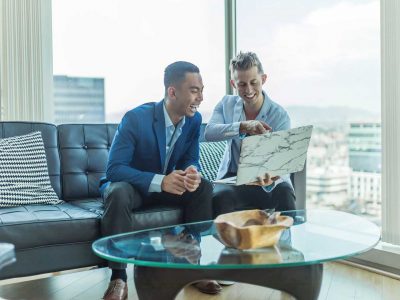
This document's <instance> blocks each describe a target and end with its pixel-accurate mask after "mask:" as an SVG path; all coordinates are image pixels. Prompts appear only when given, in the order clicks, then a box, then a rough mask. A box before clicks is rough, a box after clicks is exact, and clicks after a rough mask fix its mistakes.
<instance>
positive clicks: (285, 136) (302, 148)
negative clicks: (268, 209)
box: [214, 125, 313, 185]
mask: <svg viewBox="0 0 400 300" xmlns="http://www.w3.org/2000/svg"><path fill="white" fill-rule="evenodd" d="M312 129H313V126H312V125H308V126H302V127H297V128H292V129H289V130H282V131H275V132H267V133H265V134H260V135H252V136H248V137H245V138H244V139H243V141H242V146H241V149H240V158H239V165H238V172H237V176H234V177H229V178H225V179H220V180H215V181H214V183H223V184H231V185H242V184H247V183H250V182H254V181H258V179H257V177H258V176H261V177H264V175H265V173H268V174H269V175H270V176H271V177H274V176H282V175H286V174H290V173H295V172H299V171H301V170H303V169H304V164H305V162H306V158H307V150H308V145H309V144H310V139H311V133H312Z"/></svg>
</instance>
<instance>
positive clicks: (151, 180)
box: [101, 61, 220, 299]
mask: <svg viewBox="0 0 400 300" xmlns="http://www.w3.org/2000/svg"><path fill="white" fill-rule="evenodd" d="M164 85H165V96H164V99H163V100H162V101H160V102H158V103H155V102H152V103H146V104H143V105H140V106H139V107H136V108H134V109H132V110H131V111H129V112H127V113H126V114H125V116H124V117H123V119H122V121H121V123H120V124H119V126H118V130H117V132H116V134H115V137H114V140H113V143H112V146H111V149H110V153H109V159H108V164H107V172H106V180H104V181H106V182H105V183H103V184H102V186H101V191H102V192H103V198H104V206H105V210H104V214H103V218H102V222H101V230H102V234H103V235H104V236H108V235H113V234H118V233H123V232H128V231H133V230H134V228H133V227H132V226H133V224H132V210H134V209H137V208H139V207H141V206H142V205H147V204H154V203H160V204H175V205H181V206H182V207H183V210H184V222H185V223H189V222H197V221H203V220H210V219H212V203H211V200H212V185H211V183H210V182H208V181H207V180H205V179H204V178H201V176H200V174H199V172H198V170H199V168H200V167H199V135H200V125H201V115H200V114H199V113H198V112H197V109H198V107H199V105H200V103H201V102H202V101H203V82H202V78H201V76H200V71H199V69H198V68H197V67H196V66H195V65H193V64H191V63H189V62H183V61H179V62H175V63H173V64H171V65H169V66H168V67H167V68H166V69H165V73H164ZM109 267H110V268H111V269H112V275H111V281H110V285H109V288H108V289H107V291H106V293H105V295H104V299H126V297H127V284H126V280H127V275H126V270H125V269H126V264H121V263H116V262H109ZM214 287H215V286H214ZM217 288H218V287H217ZM219 288H220V287H219Z"/></svg>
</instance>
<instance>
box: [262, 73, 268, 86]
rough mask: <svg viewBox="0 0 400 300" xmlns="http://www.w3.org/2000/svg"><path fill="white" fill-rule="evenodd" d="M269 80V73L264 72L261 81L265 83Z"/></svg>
mask: <svg viewBox="0 0 400 300" xmlns="http://www.w3.org/2000/svg"><path fill="white" fill-rule="evenodd" d="M266 81H267V74H262V75H261V82H262V84H264V83H265V82H266Z"/></svg>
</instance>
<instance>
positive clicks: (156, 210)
mask: <svg viewBox="0 0 400 300" xmlns="http://www.w3.org/2000/svg"><path fill="white" fill-rule="evenodd" d="M69 204H71V205H74V206H77V207H79V208H82V209H85V210H88V211H90V212H92V213H94V214H96V215H98V216H101V215H102V214H103V211H104V207H103V202H102V199H101V198H88V199H80V200H74V201H70V202H69ZM132 214H133V228H134V230H141V229H148V228H155V227H161V226H168V225H175V224H179V223H182V222H183V210H182V208H181V207H179V206H171V205H168V206H166V205H151V206H146V207H142V208H140V209H137V210H135V211H133V212H132Z"/></svg>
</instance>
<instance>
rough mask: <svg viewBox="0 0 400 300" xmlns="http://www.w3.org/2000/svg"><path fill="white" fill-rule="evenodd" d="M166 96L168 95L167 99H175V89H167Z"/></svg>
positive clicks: (171, 87)
mask: <svg viewBox="0 0 400 300" xmlns="http://www.w3.org/2000/svg"><path fill="white" fill-rule="evenodd" d="M167 94H168V98H169V99H175V98H176V95H175V87H173V86H170V87H168V89H167Z"/></svg>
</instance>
